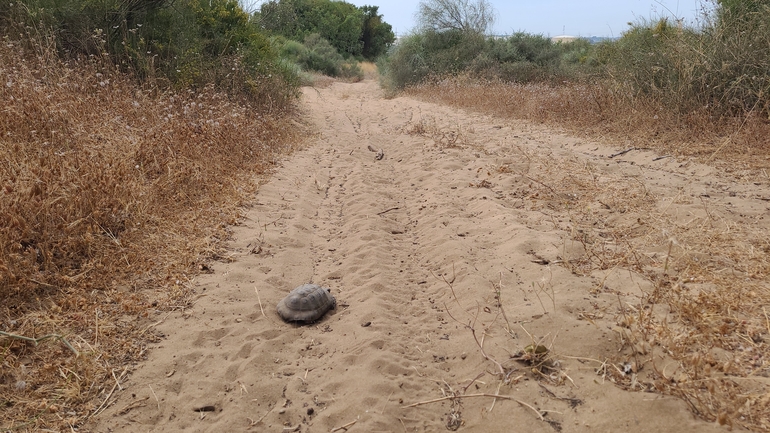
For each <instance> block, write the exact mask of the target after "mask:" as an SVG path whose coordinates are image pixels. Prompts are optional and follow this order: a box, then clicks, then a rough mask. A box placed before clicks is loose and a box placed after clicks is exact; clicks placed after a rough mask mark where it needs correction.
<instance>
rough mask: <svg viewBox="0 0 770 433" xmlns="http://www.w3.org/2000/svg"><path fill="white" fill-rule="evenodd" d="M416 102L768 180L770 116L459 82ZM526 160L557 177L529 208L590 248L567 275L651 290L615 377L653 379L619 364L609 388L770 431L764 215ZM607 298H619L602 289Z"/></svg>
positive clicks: (628, 317) (628, 330)
mask: <svg viewBox="0 0 770 433" xmlns="http://www.w3.org/2000/svg"><path fill="white" fill-rule="evenodd" d="M408 93H409V94H410V95H412V96H417V97H420V98H424V99H426V100H431V101H438V102H441V103H448V104H452V105H454V106H457V107H462V108H467V109H473V110H479V111H483V112H487V113H491V114H494V115H496V116H499V117H503V118H517V119H527V120H531V121H535V122H540V123H544V124H547V125H551V126H557V127H560V128H562V129H566V130H568V131H570V132H572V133H577V134H579V135H583V136H587V137H591V138H593V139H599V140H602V141H605V142H608V143H613V144H615V145H618V144H617V143H621V144H620V146H622V147H621V149H627V148H634V147H635V148H648V149H652V150H653V151H655V152H657V153H659V154H660V155H673V156H677V157H683V159H688V158H692V159H694V160H697V161H700V162H704V163H707V164H709V165H717V166H719V167H720V168H721V169H722V170H723V171H724V172H725V173H727V175H728V176H732V177H733V178H736V179H738V180H739V181H740V182H741V183H746V184H750V183H751V182H755V183H756V184H757V185H759V184H760V183H767V181H768V169H769V168H770V143H769V142H768V137H770V125H768V123H767V121H766V120H765V119H760V118H758V117H752V116H748V117H747V118H746V119H712V118H709V117H708V115H707V114H704V113H693V114H692V115H687V116H681V115H677V114H675V113H672V112H670V111H669V110H666V109H665V108H664V107H662V106H660V105H659V104H656V103H654V102H650V101H646V102H645V101H640V100H631V99H630V98H622V97H619V96H617V95H618V93H617V92H613V91H610V90H608V89H607V88H606V87H605V88H602V87H599V86H589V85H565V86H564V87H552V86H547V85H510V84H500V83H488V82H487V83H477V82H473V81H471V80H464V79H449V80H445V81H441V82H438V83H435V84H431V85H424V86H418V87H416V88H412V89H410V90H408ZM521 152H522V162H523V163H524V162H525V161H526V164H531V165H536V166H539V167H545V168H547V169H548V173H549V177H548V178H547V179H538V182H536V183H537V184H536V185H535V187H536V188H537V189H538V192H537V194H536V195H532V193H528V197H527V198H529V199H530V202H531V203H530V206H540V207H543V208H544V209H546V210H547V209H552V210H563V211H568V212H569V213H570V221H569V226H570V229H571V231H572V237H571V240H570V242H571V243H573V244H574V243H577V244H582V246H583V248H584V250H585V252H586V254H585V255H584V256H583V257H582V258H581V259H579V260H574V261H569V262H566V263H563V265H564V266H566V267H568V268H569V269H571V270H572V271H573V272H575V273H578V274H581V275H594V276H597V277H599V279H600V280H601V277H602V276H604V278H606V277H607V276H608V275H610V274H612V273H613V272H616V271H619V270H621V269H626V270H629V271H631V272H633V273H634V274H636V275H639V276H641V278H642V279H643V280H644V281H645V283H644V285H643V286H642V287H647V289H646V290H644V291H643V292H644V294H643V295H642V296H640V297H639V298H638V299H625V298H624V299H621V295H620V293H618V309H617V311H614V312H612V313H613V314H614V315H615V317H616V319H617V327H616V329H615V331H616V332H618V333H619V334H620V336H621V338H622V340H623V342H624V344H625V346H624V348H623V349H622V352H621V353H619V354H618V358H617V359H615V360H613V361H614V365H619V364H620V363H621V361H622V360H626V359H628V358H629V357H631V359H635V360H636V361H635V362H634V363H633V365H630V364H629V368H630V369H633V371H634V372H636V371H641V370H644V374H640V375H639V379H638V381H637V380H636V379H633V380H632V379H631V377H632V376H630V375H626V374H623V373H621V371H620V370H618V369H617V368H614V367H612V364H611V365H610V366H609V367H607V365H605V375H606V376H607V377H609V378H610V379H611V380H613V381H614V382H616V383H617V384H618V385H620V386H622V387H625V388H627V389H630V390H640V391H657V392H661V393H666V394H671V395H676V396H679V397H681V398H682V399H684V400H685V401H686V402H687V403H688V404H689V405H690V407H691V409H692V410H693V412H694V413H695V414H697V415H698V416H700V417H702V418H704V419H707V420H710V421H714V422H718V423H720V424H729V425H731V426H732V425H740V426H743V427H745V428H748V429H750V430H754V431H770V418H768V413H770V396H769V395H768V394H767V390H766V389H765V386H766V384H767V377H769V376H770V367H768V360H769V359H770V344H768V343H769V342H770V308H769V307H768V305H770V286H769V285H768V281H770V240H768V236H767V232H766V228H763V227H766V225H764V224H761V220H763V219H764V218H765V217H766V216H765V215H762V212H761V211H760V212H759V213H757V214H753V215H743V217H745V218H743V219H742V220H741V221H742V223H741V224H736V223H735V222H734V221H733V220H731V219H727V218H723V217H722V216H721V215H720V213H719V212H718V211H714V210H710V209H709V206H708V205H707V203H706V202H704V201H703V199H701V202H700V203H699V202H697V201H693V198H692V197H690V196H689V195H682V194H681V193H680V195H679V196H674V197H656V196H655V193H654V192H651V191H649V190H647V188H646V187H645V186H644V184H643V183H641V182H635V181H634V180H633V179H632V178H629V180H628V183H618V182H613V183H608V182H606V181H603V180H602V178H601V177H597V176H596V175H595V174H593V173H590V172H586V170H589V169H588V168H587V167H585V166H583V165H581V164H580V163H579V162H578V161H569V160H563V159H562V160H559V159H555V158H552V157H550V156H549V155H547V154H535V153H531V152H526V151H524V150H521ZM685 157H687V158H685ZM526 164H525V165H526ZM500 169H501V170H506V169H508V168H507V167H501V168H500ZM589 171H590V170H589ZM591 179H592V180H591ZM759 198H761V199H762V200H767V199H769V197H759ZM672 203H679V204H686V203H690V204H692V206H691V208H692V209H693V210H692V213H690V214H689V215H688V216H687V217H686V218H684V217H682V215H677V214H675V213H673V212H671V211H670V205H671V204H672ZM623 215H631V216H633V218H631V217H629V216H625V217H624V216H623ZM639 215H641V217H639V218H637V216H639ZM595 290H597V291H605V290H607V289H606V286H603V285H602V284H600V285H598V286H597V287H596V288H595ZM586 320H590V316H588V317H587V318H586ZM634 377H635V375H634Z"/></svg>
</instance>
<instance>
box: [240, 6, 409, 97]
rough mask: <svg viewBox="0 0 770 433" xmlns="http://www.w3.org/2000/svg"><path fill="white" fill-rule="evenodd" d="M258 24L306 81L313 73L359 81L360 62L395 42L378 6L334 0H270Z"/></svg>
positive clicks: (259, 14)
mask: <svg viewBox="0 0 770 433" xmlns="http://www.w3.org/2000/svg"><path fill="white" fill-rule="evenodd" d="M253 19H254V23H255V25H256V26H257V27H258V28H259V29H260V30H261V31H263V32H265V33H266V34H268V35H270V36H271V41H272V43H273V45H274V46H276V47H277V48H278V50H279V52H280V53H281V55H282V57H283V58H284V60H285V61H287V62H289V63H291V64H293V65H295V67H296V68H298V70H300V71H302V72H304V74H302V76H303V78H304V83H311V82H312V81H313V77H312V75H309V74H308V73H310V74H312V73H320V74H322V75H325V76H327V77H336V78H340V79H344V80H347V81H360V80H362V79H363V78H364V74H363V72H362V70H361V68H360V66H359V62H361V61H374V60H376V59H377V58H379V57H380V56H382V55H383V54H385V52H386V51H387V49H388V48H389V47H390V46H391V45H392V44H393V42H394V41H395V35H394V34H393V29H392V27H391V26H390V24H388V23H386V22H385V21H383V19H382V15H380V14H379V8H378V7H377V6H361V7H357V6H355V5H352V4H350V3H347V2H344V1H332V0H270V1H267V2H265V3H262V5H261V6H260V8H259V10H258V11H256V12H255V13H254V17H253Z"/></svg>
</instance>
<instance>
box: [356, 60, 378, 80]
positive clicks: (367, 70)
mask: <svg viewBox="0 0 770 433" xmlns="http://www.w3.org/2000/svg"><path fill="white" fill-rule="evenodd" d="M358 65H359V66H360V67H361V72H363V73H364V80H376V79H378V78H379V77H380V72H379V71H378V70H377V65H376V64H375V63H373V62H360V63H359V64H358Z"/></svg>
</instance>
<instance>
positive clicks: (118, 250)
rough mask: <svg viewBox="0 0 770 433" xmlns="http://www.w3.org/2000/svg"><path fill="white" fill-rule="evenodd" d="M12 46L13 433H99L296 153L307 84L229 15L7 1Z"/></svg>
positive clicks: (5, 18) (4, 278)
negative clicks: (95, 431) (253, 203)
mask: <svg viewBox="0 0 770 433" xmlns="http://www.w3.org/2000/svg"><path fill="white" fill-rule="evenodd" d="M172 6H173V7H172ZM0 29H2V30H1V31H2V34H1V35H0V38H2V41H1V42H2V43H1V44H0V83H2V84H0V101H2V109H0V160H1V161H2V162H1V163H0V407H2V410H0V430H3V431H75V430H78V429H87V427H86V424H87V422H88V420H89V419H90V418H91V417H93V416H94V415H96V414H98V413H99V412H100V411H101V410H103V409H104V408H105V407H106V406H108V405H110V404H112V400H111V397H113V396H114V392H115V390H116V386H117V385H116V384H117V383H119V382H120V381H122V380H124V379H125V378H126V376H127V375H128V374H130V372H131V369H132V368H133V366H134V365H136V363H137V362H138V361H141V360H142V359H144V357H145V356H146V354H147V345H148V344H149V343H150V342H153V341H158V339H159V338H160V336H159V335H157V333H156V331H155V330H154V325H155V324H157V323H158V322H160V321H162V320H163V318H164V317H165V315H167V314H168V313H169V312H171V311H174V310H177V311H180V310H181V311H184V310H185V309H186V308H189V307H190V306H191V305H192V302H193V299H194V298H193V297H194V296H195V294H194V288H193V285H192V283H191V282H192V280H193V279H194V277H195V275H197V274H199V273H201V272H207V270H208V269H209V263H210V262H211V261H213V260H226V259H227V253H226V251H225V250H224V242H225V241H226V240H227V239H228V236H229V229H228V227H230V226H231V225H233V224H236V223H237V222H238V220H239V217H240V215H241V212H242V211H243V206H245V205H247V204H248V203H249V202H250V200H251V199H252V198H251V195H252V193H253V191H254V190H255V188H256V186H257V179H256V176H257V175H259V174H262V173H267V172H268V171H269V170H270V168H271V167H272V166H273V165H274V164H275V162H276V160H278V159H279V158H281V157H282V155H285V154H286V153H288V152H290V151H291V150H292V149H293V148H294V147H295V146H296V145H297V143H298V142H299V138H298V137H299V136H300V133H301V130H302V129H303V127H302V126H301V124H300V123H299V122H298V120H297V119H296V115H295V113H294V106H295V103H296V100H297V97H298V96H299V87H298V85H299V78H298V76H297V74H296V72H295V71H294V70H293V69H292V68H291V67H287V64H286V63H285V62H284V61H283V60H281V59H280V57H279V53H278V51H277V50H275V49H274V48H273V47H272V45H271V43H270V40H269V37H268V36H267V35H265V34H263V33H262V32H260V31H259V30H258V29H257V28H256V27H255V26H254V25H253V23H252V22H251V19H250V17H249V15H248V14H246V13H245V12H244V11H243V10H242V9H241V8H240V6H238V3H237V2H235V1H230V0H212V1H210V2H209V1H208V0H207V1H205V2H197V1H176V2H173V3H172V2H164V1H160V2H159V1H131V2H120V1H114V2H113V1H106V2H104V1H98V2H96V1H93V2H91V1H85V2H83V1H75V0H72V1H56V2H47V1H46V0H28V1H25V0H22V1H20V2H14V3H9V2H3V3H1V4H0Z"/></svg>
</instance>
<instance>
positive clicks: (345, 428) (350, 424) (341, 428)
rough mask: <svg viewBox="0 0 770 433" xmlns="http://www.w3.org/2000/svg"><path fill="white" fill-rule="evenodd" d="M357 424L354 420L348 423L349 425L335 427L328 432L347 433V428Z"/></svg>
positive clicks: (356, 420)
mask: <svg viewBox="0 0 770 433" xmlns="http://www.w3.org/2000/svg"><path fill="white" fill-rule="evenodd" d="M357 422H358V419H355V420H353V421H352V422H349V423H347V424H345V425H342V426H339V427H335V428H333V429H331V430H330V431H329V433H334V432H338V431H340V430H345V431H348V428H350V427H352V426H353V424H355V423H357Z"/></svg>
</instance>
